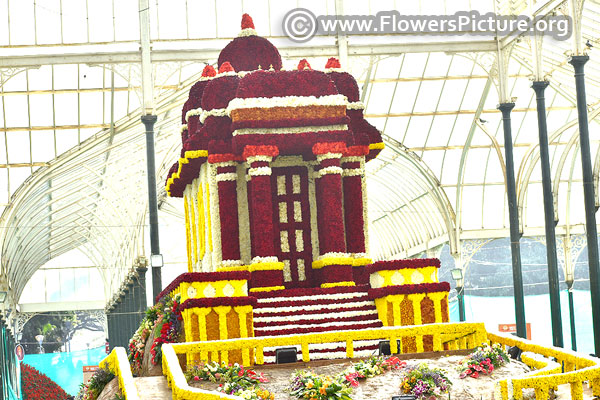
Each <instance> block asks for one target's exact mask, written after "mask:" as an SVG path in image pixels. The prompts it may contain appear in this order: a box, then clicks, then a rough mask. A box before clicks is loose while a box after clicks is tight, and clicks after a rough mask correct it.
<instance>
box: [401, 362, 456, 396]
mask: <svg viewBox="0 0 600 400" xmlns="http://www.w3.org/2000/svg"><path fill="white" fill-rule="evenodd" d="M451 386H452V382H450V379H448V377H447V376H446V372H445V371H444V370H442V369H440V368H431V367H429V365H427V364H426V363H421V364H418V365H416V364H415V365H409V366H407V367H406V373H405V375H404V378H403V379H402V383H401V384H400V388H401V389H402V391H403V392H404V393H406V394H412V395H413V396H415V397H416V398H417V400H422V399H423V400H424V399H428V400H429V399H431V398H434V399H438V398H440V397H441V396H442V395H444V394H447V393H448V391H449V390H450V387H451Z"/></svg>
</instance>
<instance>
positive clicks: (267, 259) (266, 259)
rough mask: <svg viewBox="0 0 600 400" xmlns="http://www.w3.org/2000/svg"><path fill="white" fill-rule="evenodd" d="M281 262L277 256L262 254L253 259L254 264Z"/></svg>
mask: <svg viewBox="0 0 600 400" xmlns="http://www.w3.org/2000/svg"><path fill="white" fill-rule="evenodd" d="M276 262H279V259H277V257H275V256H269V257H260V256H256V257H254V258H253V259H252V264H258V263H276Z"/></svg>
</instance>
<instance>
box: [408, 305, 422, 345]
mask: <svg viewBox="0 0 600 400" xmlns="http://www.w3.org/2000/svg"><path fill="white" fill-rule="evenodd" d="M408 298H409V299H410V301H412V305H413V313H414V316H415V317H414V318H415V319H414V321H415V322H414V324H415V325H422V324H423V319H422V317H421V300H423V299H424V298H425V293H419V294H409V295H408ZM415 339H416V342H417V353H422V352H423V351H425V350H424V349H423V336H420V335H418V336H416V337H415Z"/></svg>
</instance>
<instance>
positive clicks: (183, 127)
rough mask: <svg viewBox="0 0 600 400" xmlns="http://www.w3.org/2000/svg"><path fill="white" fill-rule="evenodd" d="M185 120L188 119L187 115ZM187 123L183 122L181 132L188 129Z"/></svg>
mask: <svg viewBox="0 0 600 400" xmlns="http://www.w3.org/2000/svg"><path fill="white" fill-rule="evenodd" d="M185 120H186V121H187V116H186V117H185ZM187 128H188V126H187V124H182V125H181V127H180V128H179V133H182V132H183V131H187Z"/></svg>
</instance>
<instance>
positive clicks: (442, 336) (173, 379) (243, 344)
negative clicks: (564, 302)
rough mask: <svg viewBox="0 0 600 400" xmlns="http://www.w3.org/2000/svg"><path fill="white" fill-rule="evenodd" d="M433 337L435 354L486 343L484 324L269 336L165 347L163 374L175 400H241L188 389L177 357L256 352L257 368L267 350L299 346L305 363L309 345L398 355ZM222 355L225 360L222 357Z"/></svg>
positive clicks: (463, 323)
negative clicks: (373, 348) (369, 343)
mask: <svg viewBox="0 0 600 400" xmlns="http://www.w3.org/2000/svg"><path fill="white" fill-rule="evenodd" d="M428 335H432V336H433V346H434V350H435V351H441V350H443V349H444V345H445V344H448V347H451V348H455V349H459V348H460V349H467V348H473V347H475V346H477V345H478V344H480V343H482V342H484V341H485V340H486V331H485V327H484V325H483V324H482V323H466V322H462V323H453V324H450V323H445V324H431V325H421V326H403V327H383V328H376V329H369V330H363V331H337V332H324V333H307V334H301V335H290V336H268V337H254V338H243V339H229V340H213V341H207V342H189V343H165V344H163V346H162V352H163V355H162V367H163V374H164V375H165V376H166V378H167V382H168V383H169V386H170V387H171V390H172V392H173V399H175V400H219V399H231V400H234V399H235V400H241V398H240V397H237V396H229V395H226V394H223V393H218V392H211V391H206V390H202V389H198V388H193V387H191V386H189V385H188V383H187V381H186V379H185V376H184V374H183V371H182V369H181V366H180V364H179V359H178V357H177V354H190V353H200V355H201V357H200V358H201V359H203V360H207V359H208V354H209V353H211V358H212V359H213V360H218V359H219V358H220V357H221V359H223V358H227V355H224V354H223V353H227V352H229V351H234V350H242V349H253V350H254V354H255V358H256V364H263V363H264V354H263V350H264V348H265V347H282V346H300V347H301V349H302V359H303V361H305V362H308V361H310V353H309V345H311V344H318V343H338V342H346V356H347V357H348V358H352V357H353V355H354V341H359V340H389V341H390V347H391V348H390V350H391V351H392V353H397V352H398V351H399V350H400V349H398V342H397V341H398V340H400V341H402V340H403V339H404V338H414V337H417V338H421V340H422V338H423V336H428ZM223 355H224V356H225V357H223Z"/></svg>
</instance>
